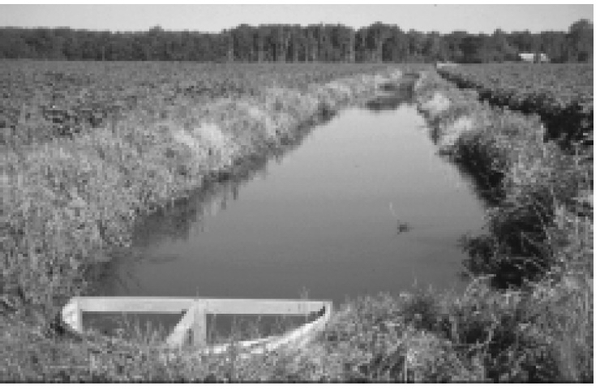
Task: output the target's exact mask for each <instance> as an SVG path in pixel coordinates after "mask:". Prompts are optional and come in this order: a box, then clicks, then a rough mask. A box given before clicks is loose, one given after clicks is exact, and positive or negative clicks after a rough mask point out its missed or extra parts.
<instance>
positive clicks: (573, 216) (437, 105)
mask: <svg viewBox="0 0 600 390" xmlns="http://www.w3.org/2000/svg"><path fill="white" fill-rule="evenodd" d="M388 75H389V76H393V75H392V74H388ZM422 75H423V77H422V78H420V80H419V81H418V83H417V86H416V96H417V100H418V106H419V109H420V110H421V111H422V112H423V114H424V115H425V116H426V118H427V119H428V121H429V123H430V125H431V126H430V127H431V135H432V137H433V139H434V140H435V141H436V143H437V145H438V146H439V150H440V152H441V153H443V154H446V155H448V156H449V158H451V159H453V160H455V161H456V162H457V163H459V164H461V165H463V166H464V167H465V169H466V170H468V171H469V172H471V173H472V174H473V175H475V176H476V177H477V182H478V183H479V185H480V187H481V189H482V192H483V193H485V194H486V196H488V197H489V200H490V204H491V205H492V206H491V207H490V210H489V216H488V225H489V226H488V227H489V229H488V231H489V233H488V234H486V235H484V236H479V237H471V238H468V239H465V248H466V249H467V250H468V253H469V261H468V262H467V264H466V265H467V267H468V269H469V270H471V272H472V273H473V275H474V279H473V282H472V283H471V285H470V286H469V288H467V290H466V291H465V292H464V293H460V294H457V293H453V292H433V291H427V292H415V293H406V294H401V295H398V296H391V295H387V294H381V295H378V296H371V297H364V298H361V299H356V300H353V301H350V302H348V303H346V304H345V305H344V306H343V307H341V308H340V310H338V311H337V312H336V313H335V315H334V317H333V318H332V321H331V323H330V324H329V325H328V327H327V328H326V329H325V331H324V332H322V333H321V334H319V335H318V337H317V338H316V339H315V340H314V343H313V344H312V345H311V346H310V347H309V348H306V349H304V350H301V351H287V350H284V349H282V350H279V351H276V352H273V353H269V354H265V355H262V356H255V357H252V358H249V359H241V358H239V355H238V354H237V353H236V352H235V351H234V350H232V351H231V353H229V354H227V355H226V356H200V355H199V354H198V353H194V352H193V351H192V353H189V352H186V351H185V350H182V351H166V350H164V349H163V348H162V347H161V346H160V345H159V344H157V343H155V342H154V341H153V339H150V338H140V339H139V340H128V341H126V340H120V339H106V338H102V337H99V336H97V335H93V334H86V335H83V336H77V335H70V334H69V333H68V332H65V330H64V329H62V328H60V327H56V326H53V325H52V324H50V326H42V325H41V324H44V321H38V320H36V317H35V316H34V315H25V314H20V313H21V312H23V313H24V312H26V311H27V310H31V309H30V308H31V307H32V305H28V306H27V308H29V309H26V310H20V311H17V312H16V313H14V314H10V315H9V314H5V315H4V317H3V320H2V321H0V328H2V329H1V331H0V340H1V341H0V343H1V344H2V350H1V351H0V358H1V362H2V364H0V378H2V379H4V380H18V381H24V380H43V381H113V382H114V381H219V382H220V381H224V382H232V381H233V382H236V381H252V382H256V381H334V382H335V381H385V382H388V381H398V382H440V381H456V382H467V381H475V382H483V381H512V382H524V381H528V382H532V381H550V382H578V381H581V382H588V381H592V380H593V337H592V327H593V326H592V325H593V322H592V317H593V308H592V301H593V290H592V280H593V279H592V261H593V248H592V234H593V231H592V214H593V213H592V211H593V210H592V207H593V205H592V203H591V201H590V197H589V195H590V194H591V193H592V165H591V163H590V159H589V158H587V156H586V153H585V152H584V151H580V150H579V149H578V148H577V147H575V148H573V150H572V151H569V152H565V151H564V150H563V149H561V148H560V147H558V146H557V145H555V144H554V143H552V142H545V141H544V136H543V134H542V132H543V127H542V126H541V123H540V121H539V119H538V118H537V117H534V116H526V115H523V114H520V113H517V112H512V111H508V110H500V109H494V108H491V107H490V106H488V105H487V104H485V103H481V102H480V101H479V100H478V95H477V92H475V91H468V90H459V89H457V88H456V86H455V85H453V84H451V83H449V82H447V81H444V80H442V79H441V78H440V77H439V76H437V75H436V74H435V73H433V72H426V73H423V74H422ZM384 80H386V78H382V77H381V76H360V77H359V78H356V77H350V78H346V79H343V80H336V81H332V82H331V83H329V84H325V85H321V86H319V85H314V86H309V87H308V89H307V91H309V92H298V91H295V90H290V89H287V88H286V89H283V91H282V90H280V89H276V90H275V91H271V92H269V93H266V94H264V95H260V96H259V97H253V98H248V100H245V101H239V100H235V99H230V100H226V101H222V100H216V102H215V103H214V104H215V107H213V109H214V110H215V111H209V113H207V114H205V115H206V117H200V118H210V120H208V119H206V120H205V119H203V120H201V121H192V120H191V121H190V122H191V123H192V125H191V126H189V127H185V126H180V125H176V123H178V122H175V121H176V120H179V119H172V120H171V122H168V123H167V124H166V125H165V124H164V123H162V126H163V127H161V125H159V124H156V125H155V124H154V123H155V122H154V121H159V119H160V120H164V118H162V119H161V118H160V117H159V118H156V117H152V118H147V117H144V116H141V114H139V113H136V114H135V115H132V116H131V117H129V119H127V118H126V119H125V120H124V121H122V122H118V123H117V125H116V129H117V131H114V130H112V129H110V128H107V129H103V128H100V129H97V130H95V131H90V132H84V133H81V134H79V135H78V136H77V137H74V138H72V139H67V140H62V139H61V140H54V141H50V142H45V143H42V144H35V145H34V146H33V147H29V146H27V145H25V146H22V147H20V148H19V149H15V150H13V151H10V152H11V153H12V155H11V159H16V160H15V161H17V162H13V163H12V165H7V167H10V168H11V169H12V170H8V171H6V172H7V173H5V174H4V175H5V176H4V180H5V184H9V185H10V187H9V188H10V189H11V191H21V192H18V193H17V195H18V196H17V195H15V197H14V198H12V197H9V198H7V200H3V202H12V203H5V204H7V205H10V207H6V208H5V210H8V211H9V213H10V215H11V216H12V217H13V218H14V220H13V219H9V220H8V221H10V222H11V223H13V224H15V225H13V226H12V227H11V228H12V229H13V230H10V232H11V235H9V236H8V238H7V236H6V235H5V236H3V240H4V241H3V245H12V247H8V246H7V247H6V248H14V249H10V250H7V251H5V252H4V253H6V254H7V255H10V256H12V257H9V256H7V255H5V262H6V264H7V267H6V269H7V270H9V271H10V272H6V273H5V275H7V276H5V279H4V280H10V281H11V283H12V284H13V285H14V284H16V285H18V286H21V288H24V287H27V288H31V289H32V291H38V292H39V293H36V294H33V293H29V294H30V295H26V297H25V298H26V299H27V300H30V301H33V302H38V303H39V304H41V303H42V302H45V301H46V298H44V297H49V296H53V294H56V293H58V292H61V293H62V289H65V290H66V287H68V283H67V282H64V281H70V280H75V279H74V278H72V276H70V275H71V274H70V273H69V272H66V273H61V272H65V271H64V268H66V269H68V270H74V269H77V267H78V266H77V261H80V260H79V259H82V258H83V257H81V256H80V255H77V256H79V257H77V256H75V255H76V254H78V253H80V252H81V253H90V252H85V251H90V248H93V247H94V245H98V247H100V248H102V247H103V246H104V245H107V244H105V242H119V241H118V240H115V241H109V240H106V239H105V237H110V236H108V235H107V234H106V232H107V231H109V232H113V234H114V232H117V233H119V234H117V235H116V236H117V237H125V236H126V234H125V233H120V232H121V231H123V232H126V229H124V228H122V227H123V226H127V223H123V222H120V221H122V220H125V221H128V220H129V218H132V217H133V214H134V213H133V211H131V213H132V215H131V217H129V216H128V214H127V213H123V212H122V211H123V210H126V211H128V210H136V207H141V206H142V205H143V207H150V205H153V204H159V203H160V202H161V201H163V200H165V199H169V198H170V197H171V196H173V194H175V193H182V192H184V191H183V190H181V189H183V188H187V187H186V185H188V184H186V183H190V184H189V185H192V184H191V183H192V181H193V179H192V178H190V177H188V175H189V176H191V177H195V176H194V175H200V174H202V172H205V171H201V170H198V171H194V170H192V169H199V168H193V167H197V165H195V164H191V163H190V162H198V161H204V160H201V158H207V159H209V157H210V156H212V155H214V154H210V153H208V151H206V154H208V156H209V157H201V156H203V154H201V151H202V150H205V149H202V148H200V149H197V148H195V147H199V146H203V145H208V146H207V147H206V148H207V149H209V150H213V151H214V153H216V152H218V153H217V156H230V157H231V158H233V157H234V156H236V154H235V153H239V148H243V146H248V145H253V143H250V142H241V141H239V140H240V139H241V140H245V139H247V138H244V137H249V136H250V135H251V134H254V133H257V134H259V135H260V136H261V137H263V138H264V139H270V138H269V137H268V136H267V135H268V134H269V133H268V132H266V130H262V131H259V130H258V129H263V128H264V129H268V128H269V127H268V126H265V123H271V122H269V121H267V120H265V118H264V117H261V118H263V119H262V121H258V120H256V119H254V120H255V122H252V119H251V118H256V117H258V116H259V114H261V115H265V116H266V117H267V118H270V120H271V121H273V122H274V123H278V124H281V123H290V122H286V121H285V119H284V118H290V116H291V118H296V114H290V112H291V113H295V112H296V110H297V109H298V108H299V107H313V108H315V107H319V106H320V105H321V106H322V105H323V104H324V103H320V104H318V103H316V102H325V101H332V102H340V101H341V102H344V101H351V100H352V99H353V97H355V96H359V95H360V94H361V93H362V92H365V93H367V92H369V91H371V90H372V88H373V87H374V86H375V85H376V84H378V83H379V82H383V81H384ZM354 83H356V84H354ZM312 88H314V90H313V89H312ZM310 91H312V92H310ZM307 94H308V97H311V98H310V99H308V98H307V96H306V95H307ZM253 99H256V100H253ZM289 99H291V100H289ZM305 99H307V100H305ZM248 102H250V103H248ZM277 102H279V103H277ZM310 102H312V103H310ZM247 104H250V108H247V107H248V106H247ZM222 105H225V107H227V108H223V106H222ZM211 107H212V106H211ZM188 109H189V110H192V109H193V108H189V107H188V108H186V109H185V110H183V112H184V113H185V112H187V111H186V110H188ZM238 110H239V111H238ZM252 110H256V111H254V113H255V114H254V116H252V115H251V114H247V115H248V116H243V118H245V120H246V121H247V122H246V124H245V125H244V127H243V128H247V126H250V125H251V124H252V123H255V125H256V126H257V130H254V131H253V132H247V131H246V132H242V131H241V130H240V129H241V128H240V127H236V126H240V125H239V124H238V123H239V122H237V121H238V120H241V119H237V120H236V119H232V118H239V117H238V116H237V114H236V115H234V116H232V115H230V114H231V113H238V112H240V111H241V112H246V113H248V112H249V111H252ZM302 112H305V111H304V110H302ZM306 112H311V113H312V114H314V111H311V110H307V111H306ZM288 115H289V116H288ZM168 118H196V117H193V116H185V115H183V116H173V117H168ZM142 119H144V120H142ZM151 119H153V120H151ZM257 122H259V123H262V124H256V123H257ZM158 123H161V122H158ZM293 123H297V122H293ZM273 128H274V129H286V128H287V127H285V126H276V127H273ZM198 129H200V130H198ZM236 129H237V132H236ZM238 137H239V138H238ZM263 138H259V139H263ZM259 144H260V143H259ZM191 146H194V148H192V147H191ZM41 148H42V149H41ZM43 148H45V149H43ZM228 148H229V149H228ZM40 150H44V151H45V153H42V152H41V151H40ZM198 150H200V151H198ZM109 151H111V152H109ZM36 153H37V155H36ZM33 156H39V157H38V158H45V159H47V160H42V161H41V162H40V163H36V162H35V161H36V160H35V159H34V158H33ZM199 156H200V157H199ZM219 158H222V157H219ZM90 159H92V160H90ZM104 159H107V161H110V164H108V163H107V164H106V165H105V167H106V168H94V167H95V166H96V165H97V164H99V163H98V161H99V160H104ZM173 159H175V160H173ZM8 161H12V160H10V159H9V160H8ZM209 161H210V160H209ZM219 161H227V160H219ZM223 166H225V165H223ZM178 167H184V168H185V167H187V169H190V170H191V172H192V173H190V174H187V175H181V174H176V173H177V172H180V171H179V170H178ZM88 169H91V170H92V172H93V174H89V173H86V172H88V171H87V170H88ZM94 169H96V170H94ZM103 169H107V171H104V170H103ZM71 172H75V173H77V175H76V176H73V177H72V178H71V176H69V174H70V173H71ZM183 172H187V171H185V170H183ZM61 175H63V176H61ZM181 176H182V177H181ZM79 178H81V180H79ZM133 179H135V180H133ZM115 180H116V181H115ZM90 182H91V183H92V185H93V186H95V187H91V188H92V189H93V190H86V188H88V187H86V186H89V185H90V184H89V183H90ZM96 182H99V184H94V183H96ZM46 183H50V184H52V185H50V184H46ZM54 183H56V184H54ZM61 183H84V184H78V185H77V186H76V185H73V184H71V185H70V186H66V188H63V187H65V186H64V184H63V186H62V187H61ZM173 183H183V184H180V185H177V187H176V188H179V189H180V190H181V192H179V191H174V192H171V191H172V188H175V186H176V185H175V184H173ZM112 191H115V192H117V191H125V194H126V195H127V196H123V194H122V193H120V192H119V193H118V195H119V196H118V197H117V196H116V195H111V194H112ZM140 194H145V197H143V198H142V199H145V200H144V201H140V200H139V199H140ZM21 199H26V200H27V201H23V200H21ZM122 199H127V200H128V201H129V202H131V204H132V205H133V206H131V207H129V208H123V209H121V208H120V207H121V206H120V205H122V204H123V203H122ZM94 202H95V203H94ZM90 204H99V205H102V206H103V207H104V208H92V207H90ZM82 205H85V207H81V206H82ZM123 207H124V206H123ZM142 209H143V208H142ZM120 210H121V211H120ZM94 213H97V214H94ZM104 213H106V214H104ZM123 215H125V217H123ZM88 219H92V220H100V221H106V224H107V226H109V228H108V230H99V231H98V233H95V232H96V230H94V229H97V228H96V227H95V225H86V224H85V221H86V220H88ZM14 221H17V222H14ZM18 221H21V222H18ZM61 221H67V222H68V223H69V224H67V225H64V224H63V225H60V223H59V222H61ZM115 221H117V222H115ZM82 222H83V224H82ZM16 223H20V225H16ZM109 223H114V224H115V225H114V226H117V227H120V228H110V226H112V225H109ZM39 224H41V226H44V227H45V228H46V229H47V230H48V231H42V230H40V229H39V228H37V229H36V228H35V227H36V226H38V225H39ZM70 224H72V225H70ZM80 224H82V226H83V228H82V229H78V228H79V226H80ZM67 227H68V228H67ZM18 229H21V230H18ZM26 229H29V230H26ZM86 229H89V230H86ZM111 229H113V230H111ZM88 231H91V232H93V233H87V232H88ZM21 232H26V233H27V234H23V233H21ZM103 232H104V233H103ZM94 234H100V237H101V238H102V240H104V241H102V240H98V241H94V239H89V238H88V237H95V236H94ZM14 237H16V238H14ZM38 240H41V241H39V242H41V243H43V244H38V245H43V246H36V242H38ZM53 241H54V242H53ZM62 241H65V242H70V243H73V244H72V246H70V247H67V246H64V245H62V244H61V245H59V244H60V243H61V242H62ZM41 253H44V254H48V253H49V254H50V256H45V257H42V255H41ZM45 259H47V260H45ZM62 259H69V261H72V263H68V265H67V264H66V263H64V260H62ZM71 259H73V260H71ZM52 261H54V262H55V263H52ZM47 262H49V263H47ZM32 264H33V265H35V267H34V266H33V265H32ZM61 266H62V267H63V268H61ZM11 267H12V268H11ZM72 272H73V273H74V271H72ZM57 275H59V276H57ZM63 275H66V276H63ZM11 278H12V279H11ZM61 281H62V284H61ZM72 283H74V282H72ZM58 295H61V294H58ZM142 336H143V335H142Z"/></svg>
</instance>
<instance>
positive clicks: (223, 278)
mask: <svg viewBox="0 0 600 390" xmlns="http://www.w3.org/2000/svg"><path fill="white" fill-rule="evenodd" d="M290 149H291V150H290V151H288V152H286V153H284V154H282V155H279V156H277V157H275V158H272V159H270V160H269V161H266V162H265V163H264V164H258V165H259V167H258V168H257V169H255V170H253V171H251V172H248V173H247V174H246V175H242V176H243V177H238V178H232V179H229V180H224V181H221V182H218V183H214V184H213V185H211V186H210V187H209V188H206V189H204V190H201V191H199V192H198V193H197V194H196V195H195V196H193V197H191V198H190V199H187V200H186V201H181V202H177V203H176V204H175V205H173V206H172V207H169V208H166V209H164V210H161V211H159V212H157V213H155V214H153V215H150V216H148V217H147V218H144V219H143V220H140V221H139V224H138V228H137V230H136V232H135V237H134V245H133V248H132V249H131V250H129V251H127V252H126V253H124V254H123V255H122V256H119V258H116V259H113V261H112V262H110V263H108V264H105V265H103V267H102V275H101V276H100V278H99V280H98V283H97V288H96V289H95V291H94V293H95V294H96V295H116V296H164V297H169V296H198V297H217V298H266V299H270V298H277V299H281V298H284V299H299V298H309V299H319V300H320V299H323V300H332V301H334V303H336V304H339V303H342V302H343V301H345V300H346V299H348V298H354V297H359V296H364V295H375V294H377V293H379V292H390V293H392V294H394V293H399V292H401V291H405V290H411V289H413V288H421V289H423V288H427V287H429V286H432V287H434V288H435V289H436V290H438V291H439V290H444V289H448V288H455V289H461V288H464V286H465V283H467V282H466V280H465V278H464V276H463V275H462V272H463V267H462V264H461V262H462V260H463V259H464V258H465V257H466V255H465V253H464V252H463V251H462V250H461V248H460V246H459V240H460V238H461V237H462V236H463V235H465V234H468V233H478V232H479V231H480V229H481V227H482V225H483V216H484V209H483V204H482V202H481V201H480V200H479V198H478V197H477V195H476V193H475V192H474V190H473V188H472V184H471V183H470V181H469V178H468V177H465V176H464V175H463V174H462V173H461V172H460V171H459V170H458V168H457V167H455V166H454V165H452V164H451V163H449V162H448V161H446V160H445V159H443V158H441V157H440V156H438V155H437V153H436V147H435V145H434V144H433V143H432V141H431V139H430V137H429V131H428V129H427V126H426V123H425V121H424V119H423V118H422V116H421V115H420V114H419V113H418V111H417V109H416V107H415V105H414V104H413V103H412V102H411V101H410V98H409V97H408V96H406V94H394V93H391V92H382V94H381V95H380V96H379V97H377V98H375V99H373V100H372V101H370V102H369V103H367V104H366V105H363V106H361V107H356V108H351V109H346V110H344V111H342V112H341V113H339V114H338V115H337V116H335V117H334V118H332V119H331V120H329V121H328V122H326V123H324V124H321V125H318V126H317V127H316V128H314V129H313V130H312V131H311V132H310V134H309V135H308V136H307V137H306V138H305V139H304V140H303V141H302V143H301V145H299V146H297V147H294V148H290Z"/></svg>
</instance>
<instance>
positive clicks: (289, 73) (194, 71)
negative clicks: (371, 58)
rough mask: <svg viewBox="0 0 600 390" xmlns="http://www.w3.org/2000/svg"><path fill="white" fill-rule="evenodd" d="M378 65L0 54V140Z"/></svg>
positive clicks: (68, 131)
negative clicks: (67, 58) (75, 59)
mask: <svg viewBox="0 0 600 390" xmlns="http://www.w3.org/2000/svg"><path fill="white" fill-rule="evenodd" d="M384 67H385V66H383V65H378V64H364V65H343V64H342V65H340V64H337V65H336V66H331V65H327V64H286V65H282V64H198V63H162V62H61V61H46V62H39V61H38V62H36V61H0V70H1V72H0V144H11V143H15V142H17V143H31V142H33V141H48V140H50V139H52V138H55V137H57V136H58V137H62V136H71V135H73V134H76V133H80V132H81V131H83V130H84V129H86V128H97V127H100V126H103V125H105V124H107V123H111V121H112V122H116V121H118V120H119V119H121V118H122V117H123V116H124V115H125V114H126V113H128V112H130V111H132V110H136V109H139V108H142V109H146V110H153V109H154V108H155V107H165V106H172V107H176V106H177V105H178V104H177V101H178V100H180V99H182V98H183V99H186V100H187V99H193V100H196V101H197V102H198V104H199V105H202V104H207V103H209V102H210V101H214V100H215V99H218V98H236V97H238V98H239V97H242V96H261V95H263V94H264V91H265V90H266V88H268V87H279V88H293V89H295V90H305V89H306V88H307V87H308V86H309V85H311V84H325V83H328V82H330V81H332V80H335V79H339V78H343V77H347V76H351V75H355V74H365V73H369V74H373V73H374V72H377V71H381V70H383V69H384ZM156 114H157V115H158V116H160V115H161V113H156Z"/></svg>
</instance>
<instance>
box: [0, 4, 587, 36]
mask: <svg viewBox="0 0 600 390" xmlns="http://www.w3.org/2000/svg"><path fill="white" fill-rule="evenodd" d="M582 18H584V19H589V20H592V21H593V6H592V5H591V4H587V5H544V4H536V5H508V4H504V5H451V4H440V5H433V4H428V5H406V4H384V5H358V4H345V5H341V4H340V5H309V4H300V5H291V4H280V5H275V4H268V5H251V4H243V5H230V4H224V5H201V4H184V5H160V4H150V5H116V4H103V5H87V4H71V5H51V4H42V5H7V4H0V26H2V27H6V26H14V27H71V28H77V29H89V30H111V31H143V30H148V29H149V28H150V27H153V26H157V25H160V26H161V27H162V28H164V29H166V30H194V31H204V32H217V31H220V30H222V29H224V28H232V27H235V26H237V25H239V24H242V23H246V24H249V25H253V26H254V25H259V24H267V23H283V24H300V25H303V26H304V25H307V24H316V23H321V22H322V23H341V24H344V25H347V26H351V27H354V28H358V27H364V26H368V25H369V24H371V23H374V22H377V21H381V22H383V23H389V24H397V25H398V26H399V27H400V28H401V29H403V30H410V29H415V30H418V31H423V32H427V31H439V32H441V33H449V32H451V31H454V30H465V31H468V32H470V33H479V32H484V33H491V32H493V31H494V30H495V29H496V28H501V29H502V30H504V31H507V32H510V31H521V30H525V29H528V30H530V31H531V32H539V31H547V30H559V31H566V30H567V29H568V28H569V26H570V25H571V24H572V23H573V22H575V21H577V20H579V19H582Z"/></svg>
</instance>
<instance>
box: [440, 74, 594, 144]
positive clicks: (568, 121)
mask: <svg viewBox="0 0 600 390" xmlns="http://www.w3.org/2000/svg"><path fill="white" fill-rule="evenodd" d="M438 71H439V73H440V74H441V75H442V76H443V77H444V78H446V79H447V80H449V81H452V82H454V83H456V84H457V85H458V87H460V88H472V89H475V90H476V91H477V92H478V93H479V96H480V98H481V99H483V100H487V101H489V102H490V103H491V104H493V105H498V106H502V107H508V108H510V109H513V110H518V111H521V112H525V113H535V114H538V115H539V116H540V117H541V119H542V120H543V122H544V124H545V125H546V128H547V136H548V137H549V138H551V139H560V140H562V141H563V142H565V144H568V143H571V142H573V141H575V142H578V141H585V142H587V143H591V142H592V137H593V128H594V122H593V115H594V84H593V71H594V69H593V65H590V64H515V63H511V64H484V65H461V66H454V67H442V68H440V69H439V70H438Z"/></svg>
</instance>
